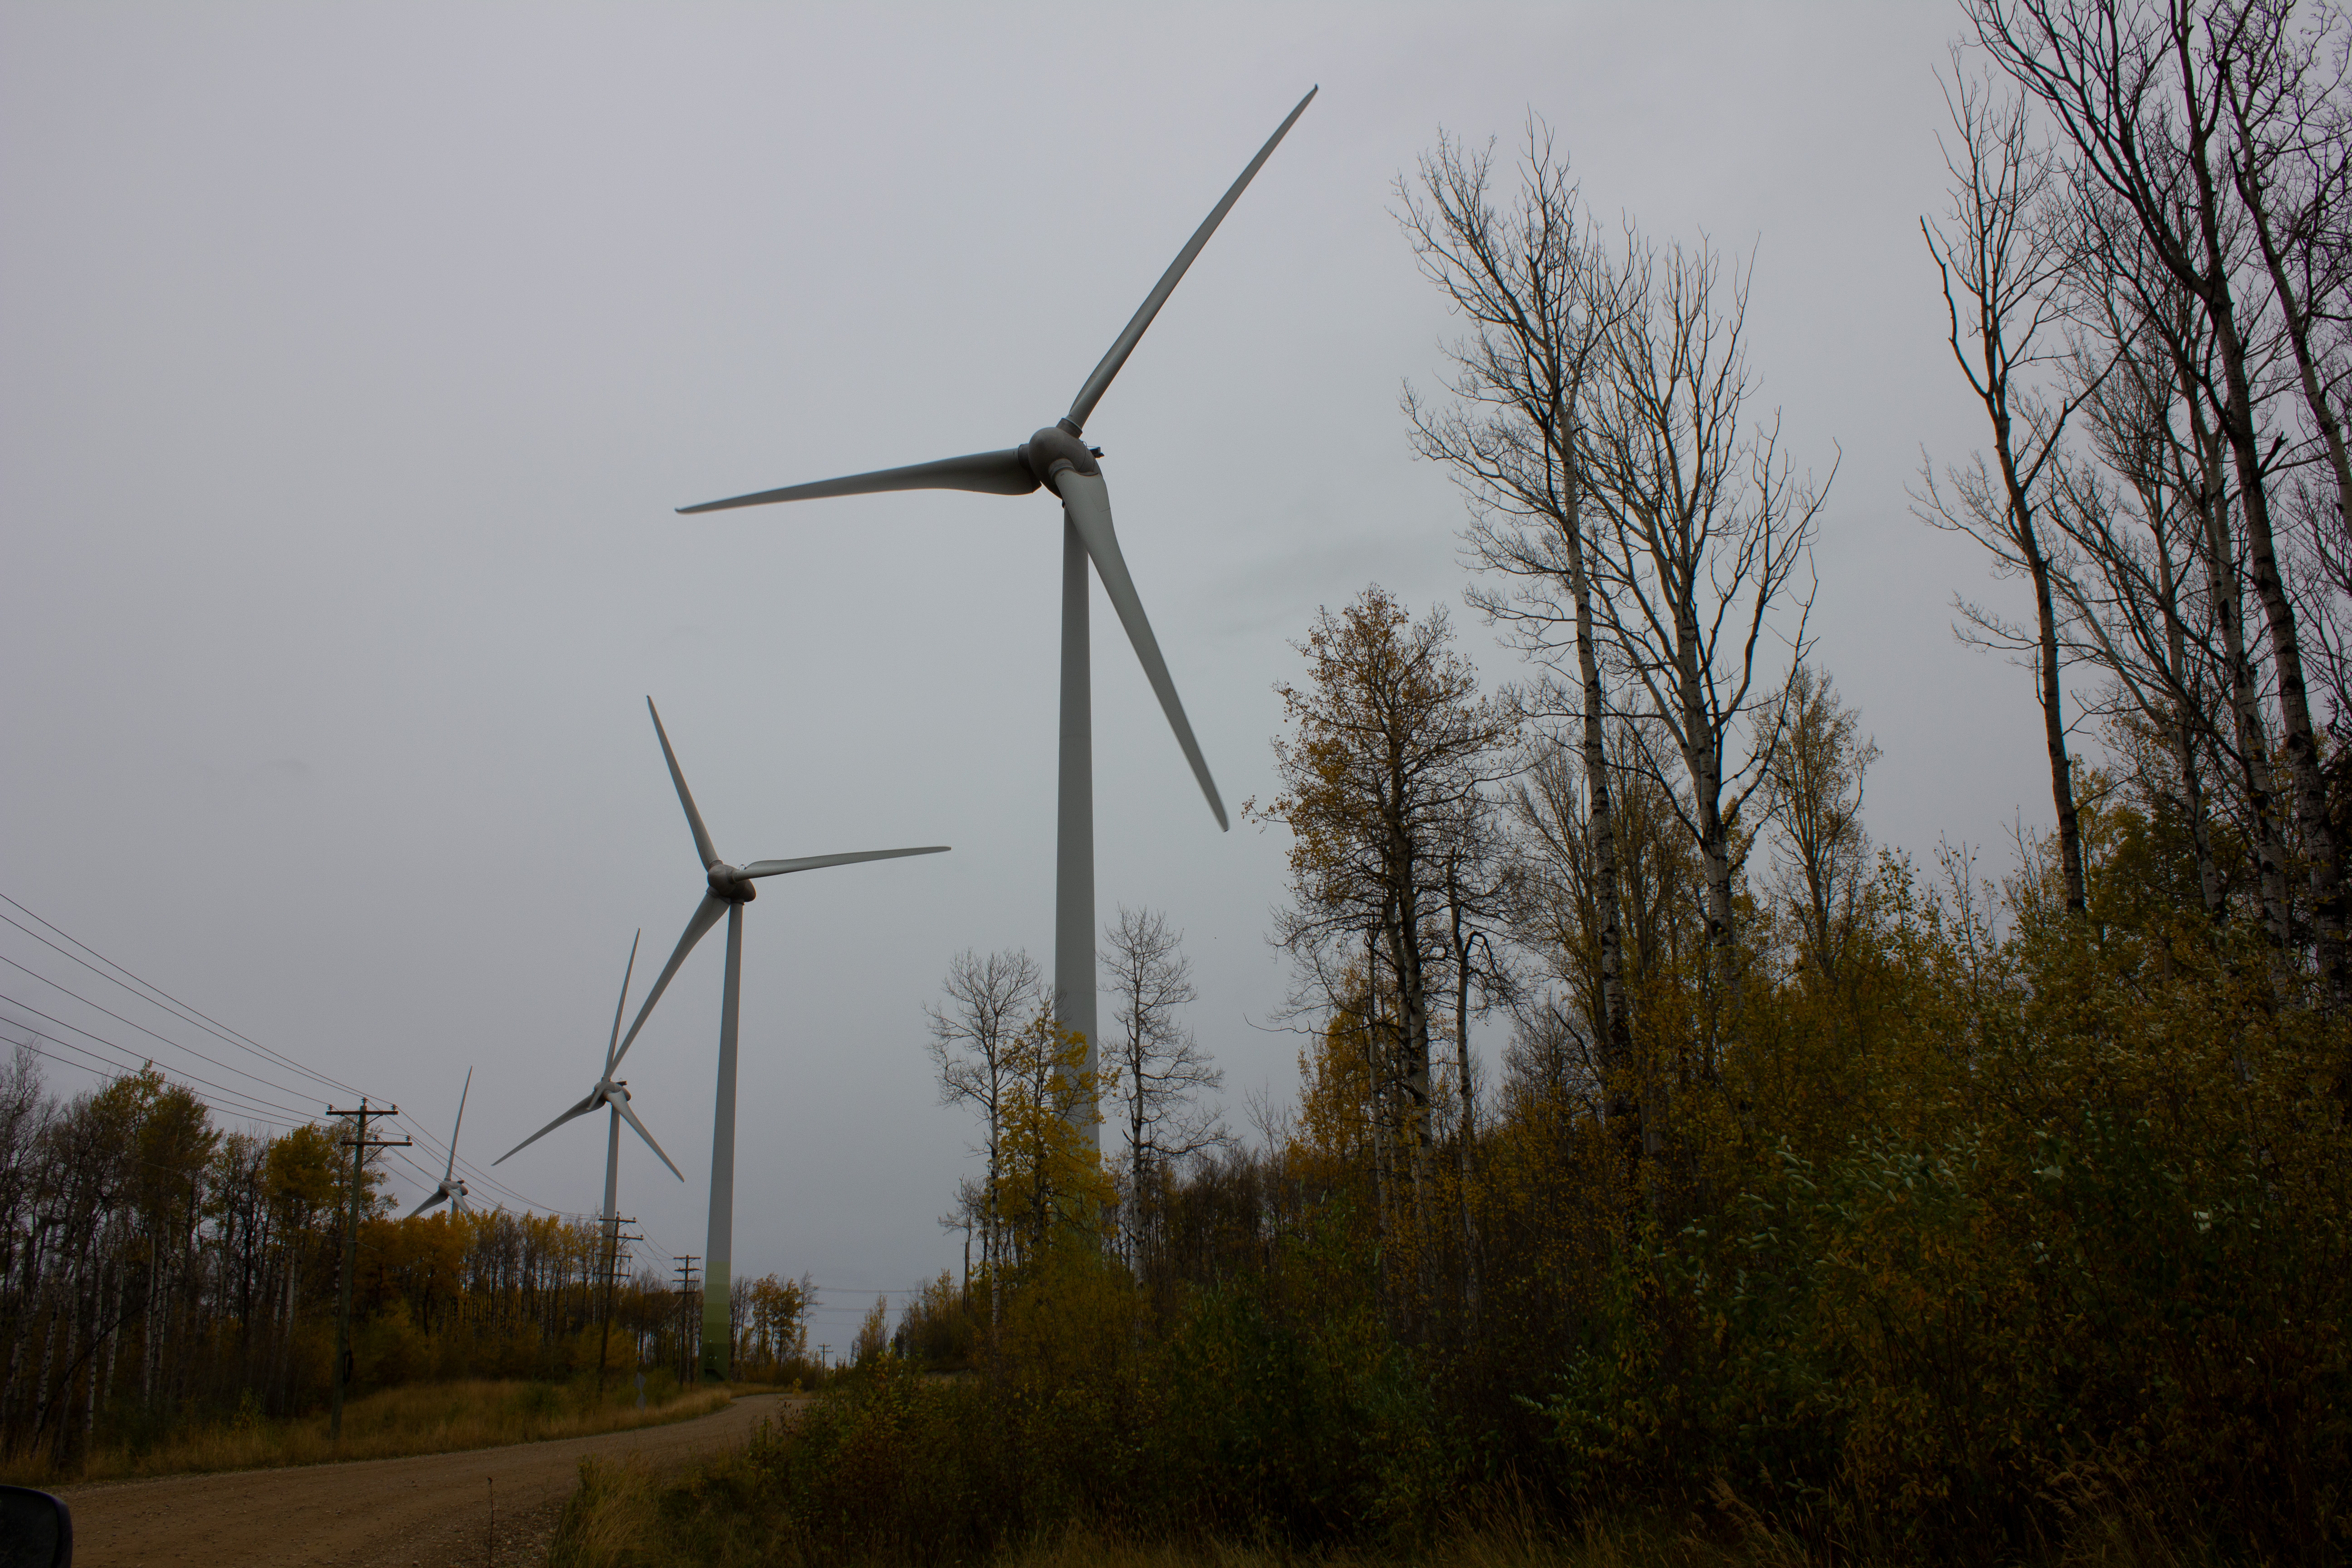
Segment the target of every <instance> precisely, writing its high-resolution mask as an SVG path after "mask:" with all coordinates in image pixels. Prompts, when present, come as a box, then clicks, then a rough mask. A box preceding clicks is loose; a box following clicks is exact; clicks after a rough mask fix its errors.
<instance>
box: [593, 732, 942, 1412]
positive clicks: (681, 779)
mask: <svg viewBox="0 0 2352 1568" xmlns="http://www.w3.org/2000/svg"><path fill="white" fill-rule="evenodd" d="M646 712H648V713H651V714H652V715H653V716H654V733H655V734H656V735H657V736H659V737H660V739H661V749H662V757H663V759H664V760H665V761H667V763H669V777H670V782H671V783H672V784H676V785H677V803H678V805H682V806H684V807H685V808H686V825H687V826H688V827H689V828H691V829H693V831H694V852H695V853H696V854H697V855H698V856H700V857H701V858H702V872H703V880H704V882H705V884H706V889H705V891H704V893H703V895H702V901H701V902H700V903H698V904H697V905H696V906H695V908H694V915H693V918H692V919H690V920H688V921H687V922H686V934H685V935H684V936H681V937H679V938H678V939H677V951H676V952H672V953H671V954H670V955H669V962H668V963H666V964H664V965H663V966H662V972H661V976H660V978H659V979H657V980H656V981H655V982H654V987H653V989H652V990H651V991H648V992H646V999H645V1002H644V1003H643V1005H640V1006H639V1007H638V1008H637V1016H636V1021H635V1023H633V1024H631V1025H630V1026H629V1033H628V1036H627V1037H626V1038H625V1039H623V1040H622V1041H621V1046H620V1050H619V1051H618V1052H617V1053H616V1054H615V1055H614V1058H613V1062H614V1066H618V1065H619V1063H620V1059H621V1058H622V1057H624V1056H626V1055H627V1054H628V1051H629V1047H630V1046H631V1045H632V1044H634V1043H635V1040H636V1037H637V1031H638V1030H640V1029H642V1028H644V1027H645V1026H646V1016H647V1015H648V1014H650V1013H651V1012H652V1011H653V1010H654V1004H655V1003H656V1002H658V1001H660V1000H661V994H662V993H663V992H664V991H666V990H667V989H668V988H669V982H670V977H671V976H672V975H674V974H676V973H677V967H678V965H679V964H681V963H685V962H686V955H687V954H688V953H690V952H693V951H694V944H695V943H697V942H700V941H701V940H702V939H703V937H704V936H705V935H706V934H707V933H708V932H709V930H710V928H711V927H712V926H714V925H717V924H718V923H719V916H720V915H721V914H724V915H725V916H726V917H727V990H726V994H725V997H724V1000H723V1001H722V1002H721V1004H720V1006H719V1102H718V1106H717V1109H716V1110H715V1111H714V1113H713V1115H712V1119H711V1129H710V1229H709V1235H708V1237H707V1239H706V1240H705V1241H704V1242H703V1259H702V1282H703V1283H702V1370H703V1373H704V1375H706V1376H709V1377H713V1378H717V1379H719V1381H721V1382H724V1381H725V1380H726V1377H727V1370H728V1363H729V1360H730V1356H731V1354H732V1352H733V1350H734V1345H733V1343H732V1335H731V1334H730V1332H729V1328H728V1315H727V1289H728V1286H729V1284H730V1275H729V1265H730V1262H731V1260H732V1258H733V1255H734V1247H735V1033H736V1024H737V1022H738V1020H739V1017H740V1011H741V1001H742V995H743V906H744V905H745V904H748V903H750V902H751V900H753V899H755V898H758V897H759V896H760V889H757V888H755V887H753V886H752V885H751V884H752V882H753V881H754V880H756V879H759V878H761V877H781V876H783V875H785V874H786V873H787V872H792V871H814V870H816V869H817V868H820V867H824V866H848V865H853V864H855V863H856V862H857V861H860V860H891V859H896V858H898V857H899V856H901V855H940V854H945V853H946V852H947V850H948V848H949V846H947V845H945V844H929V845H925V846H924V847H921V848H919V849H859V850H854V851H852V852H851V853H849V854H846V855H810V856H805V857H803V858H800V859H797V860H754V861H752V862H751V864H750V865H748V866H730V865H729V864H728V863H727V862H726V861H724V860H721V859H720V858H719V851H718V850H716V849H714V848H712V847H711V846H710V833H709V829H708V828H706V827H704V826H702V813H700V812H699V811H697V810H696V809H695V808H694V795H693V794H692V793H691V792H690V791H688V788H687V787H686V774H685V773H682V772H680V771H679V769H678V765H677V752H673V751H671V750H670V745H669V731H667V730H665V729H663V728H662V721H661V710H660V709H658V708H656V707H655V706H654V700H653V699H652V698H650V697H648V698H646ZM614 1022H615V1023H618V1022H619V1019H618V1017H617V1016H616V1017H615V1018H614ZM611 1073H612V1069H611V1068H606V1069H605V1076H606V1077H608V1078H609V1077H610V1076H611ZM573 1114H575V1115H576V1114H577V1112H574V1113H573ZM632 1120H634V1118H633V1119H632ZM671 1169H673V1170H675V1169H677V1167H676V1166H672V1167H671Z"/></svg>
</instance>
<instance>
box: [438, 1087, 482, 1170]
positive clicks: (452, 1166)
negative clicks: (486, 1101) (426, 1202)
mask: <svg viewBox="0 0 2352 1568" xmlns="http://www.w3.org/2000/svg"><path fill="white" fill-rule="evenodd" d="M473 1092H474V1069H473V1068H467V1069H466V1087H465V1088H463V1089H459V1090H458V1091H457V1126H455V1127H452V1128H451V1129H449V1164H448V1166H447V1168H446V1169H445V1170H444V1171H443V1172H442V1173H441V1179H442V1180H443V1181H445V1182H446V1181H447V1180H448V1179H449V1178H450V1177H451V1176H454V1175H456V1174H457V1134H458V1133H459V1132H460V1131H463V1130H464V1128H465V1125H466V1097H467V1095H469V1094H471V1093H473Z"/></svg>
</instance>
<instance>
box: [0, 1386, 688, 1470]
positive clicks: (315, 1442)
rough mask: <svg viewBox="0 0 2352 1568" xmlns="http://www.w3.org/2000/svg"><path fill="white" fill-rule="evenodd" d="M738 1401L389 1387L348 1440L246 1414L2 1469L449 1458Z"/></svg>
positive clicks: (313, 1425) (312, 1426) (313, 1422)
mask: <svg viewBox="0 0 2352 1568" xmlns="http://www.w3.org/2000/svg"><path fill="white" fill-rule="evenodd" d="M730 1397H732V1395H731V1394H730V1390H729V1389H727V1388H726V1387H725V1386H723V1385H719V1386H711V1385H704V1386H702V1387H698V1388H686V1389H680V1390H675V1391H672V1392H669V1393H667V1394H666V1395H665V1396H663V1397H660V1398H658V1399H652V1398H649V1399H648V1401H647V1403H646V1408H644V1409H643V1410H639V1409H637V1408H636V1403H635V1402H636V1394H635V1391H634V1390H628V1391H623V1390H622V1389H620V1388H619V1387H617V1386H615V1387H614V1388H613V1389H609V1390H608V1391H607V1392H606V1394H605V1396H604V1398H603V1399H602V1400H599V1399H598V1398H597V1397H596V1395H595V1394H594V1392H593V1390H590V1389H586V1388H561V1387H557V1386H555V1385H553V1384H544V1383H514V1382H493V1381H490V1380H488V1379H476V1380H471V1381H467V1382H460V1383H435V1384H415V1385H412V1386H409V1387H404V1388H390V1389H385V1390H383V1392H381V1393H378V1394H368V1395H366V1396H365V1397H363V1398H360V1399H355V1400H353V1401H352V1403H351V1404H349V1405H345V1406H344V1407H343V1436H342V1440H341V1442H340V1443H338V1442H334V1441H331V1440H330V1439H329V1437H328V1436H327V1415H326V1414H325V1413H324V1412H323V1411H322V1412H320V1413H319V1414H318V1415H307V1416H301V1417H298V1418H296V1419H294V1420H290V1421H275V1420H270V1419H268V1418H267V1417H261V1416H258V1415H254V1414H252V1413H248V1414H247V1415H245V1416H244V1417H241V1418H239V1419H237V1420H234V1421H230V1422H226V1423H223V1424H221V1425H217V1426H202V1427H196V1428H194V1429H192V1430H189V1431H186V1432H182V1433H177V1434H174V1435H173V1436H171V1437H169V1438H167V1439H166V1440H165V1441H163V1442H162V1443H159V1444H156V1445H153V1446H152V1447H147V1448H145V1449H143V1450H134V1449H132V1448H131V1447H114V1448H101V1449H100V1450H99V1451H98V1452H96V1453H94V1454H92V1455H91V1456H90V1457H89V1462H88V1463H87V1464H85V1465H83V1466H81V1467H79V1468H76V1469H74V1470H72V1471H71V1472H69V1473H67V1474H63V1475H60V1474H58V1472H56V1471H55V1470H53V1469H51V1468H50V1467H49V1466H48V1464H47V1462H46V1461H38V1462H31V1461H26V1460H23V1459H17V1460H14V1461H11V1462H9V1463H7V1464H5V1465H0V1481H5V1482H7V1483H10V1484H13V1485H17V1486H58V1485H63V1484H70V1483H73V1482H79V1481H100V1480H122V1479H133V1478H137V1477H142V1476H168V1475H182V1474H186V1473H189V1472H194V1471H207V1470H256V1469H270V1468H278V1467H279V1466H285V1465H318V1464H327V1463H331V1462H334V1461H337V1460H342V1459H390V1458H399V1457H401V1456H403V1455H407V1454H447V1453H456V1452H459V1451H461V1450H463V1449H467V1448H492V1447H503V1446H504V1445H506V1444H509V1443H538V1442H544V1441H547V1440H548V1439H551V1438H557V1437H587V1436H594V1435H596V1434H597V1433H600V1432H619V1431H625V1430H627V1429H629V1428H631V1427H636V1426H660V1425H663V1424H665V1423H667V1422H671V1421H684V1420H688V1419H691V1418H692V1417H694V1416H697V1415H709V1413H710V1412H711V1411H714V1410H717V1409H719V1408H720V1407H721V1406H723V1405H726V1404H727V1402H728V1400H729V1399H730Z"/></svg>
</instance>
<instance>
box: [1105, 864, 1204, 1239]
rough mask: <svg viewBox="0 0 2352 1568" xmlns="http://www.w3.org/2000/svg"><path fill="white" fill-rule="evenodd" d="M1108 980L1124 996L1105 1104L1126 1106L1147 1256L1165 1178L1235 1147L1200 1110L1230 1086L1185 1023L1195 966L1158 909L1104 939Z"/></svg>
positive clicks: (1117, 1012)
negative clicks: (1158, 1188)
mask: <svg viewBox="0 0 2352 1568" xmlns="http://www.w3.org/2000/svg"><path fill="white" fill-rule="evenodd" d="M1103 963H1104V970H1105V977H1106V978H1107V979H1108V982H1109V985H1110V990H1111V992H1112V994H1114V996H1115V997H1116V998H1117V999H1116V1000H1115V1001H1114V1002H1113V1003H1112V1004H1111V1016H1112V1019H1113V1021H1114V1022H1115V1023H1116V1024H1117V1026H1118V1035H1117V1037H1114V1039H1113V1040H1112V1041H1111V1043H1110V1048H1109V1049H1108V1050H1107V1051H1106V1052H1104V1054H1103V1058H1102V1063H1103V1071H1104V1075H1105V1079H1106V1082H1105V1084H1104V1086H1103V1087H1104V1091H1105V1095H1106V1098H1108V1099H1111V1100H1117V1101H1118V1103H1119V1106H1120V1120H1121V1121H1123V1122H1124V1123H1125V1126H1124V1127H1123V1128H1122V1129H1121V1131H1124V1132H1125V1133H1126V1135H1127V1188H1128V1203H1127V1209H1128V1213H1127V1215H1125V1224H1124V1226H1123V1228H1124V1230H1125V1231H1126V1233H1127V1242H1128V1248H1129V1257H1130V1258H1139V1257H1140V1254H1141V1249H1142V1247H1143V1246H1144V1243H1145V1239H1146V1232H1147V1230H1148V1229H1149V1225H1150V1221H1149V1212H1150V1199H1149V1198H1148V1196H1147V1194H1149V1193H1150V1190H1151V1186H1152V1184H1153V1183H1154V1182H1155V1181H1156V1179H1157V1177H1158V1175H1159V1173H1160V1172H1161V1171H1163V1170H1164V1169H1165V1168H1166V1167H1167V1166H1168V1165H1169V1164H1170V1163H1172V1162H1175V1161H1178V1160H1181V1159H1184V1158H1186V1157H1187V1156H1189V1155H1192V1154H1197V1153H1199V1152H1202V1150H1204V1149H1212V1148H1217V1147H1221V1146H1223V1145H1224V1144H1226V1143H1229V1142H1232V1135H1231V1134H1229V1133H1228V1132H1226V1131H1225V1129H1224V1127H1223V1123H1222V1122H1221V1121H1219V1120H1218V1118H1217V1115H1216V1112H1215V1111H1214V1110H1213V1109H1211V1108H1210V1107H1207V1106H1204V1105H1202V1103H1201V1102H1200V1100H1199V1098H1198V1097H1199V1096H1200V1095H1201V1094H1202V1093H1203V1092H1204V1091H1210V1090H1214V1089H1222V1088H1223V1087H1224V1081H1225V1075H1224V1073H1223V1070H1221V1069H1220V1068H1218V1067H1217V1066H1216V1065H1215V1064H1214V1063H1213V1062H1212V1061H1211V1060H1210V1059H1209V1054H1208V1053H1207V1052H1206V1051H1203V1050H1202V1048H1201V1047H1200V1043H1199V1042H1198V1041H1197V1040H1195V1039H1194V1038H1193V1037H1192V1030H1191V1029H1189V1028H1187V1027H1186V1026H1184V1025H1183V1024H1182V1023H1181V1022H1180V1021H1179V1020H1178V1018H1177V1016H1176V1010H1177V1009H1178V1008H1180V1007H1182V1006H1183V1005H1186V1004H1187V1003H1190V1002H1192V1001H1193V1000H1195V999H1196V998H1197V997H1198V996H1199V994H1200V993H1199V992H1198V991H1197V990H1195V989H1194V987H1193V984H1192V960H1191V959H1189V958H1187V957H1185V956H1184V936H1183V933H1182V932H1181V931H1173V930H1171V929H1170V928H1169V924H1168V917H1167V916H1166V915H1164V914H1162V913H1160V911H1158V910H1130V909H1129V908H1127V907H1126V906H1125V905H1121V906H1120V907H1119V911H1118V920H1116V921H1113V922H1112V923H1111V925H1110V928H1109V930H1108V931H1107V932H1106V933H1105V946H1104V952H1103Z"/></svg>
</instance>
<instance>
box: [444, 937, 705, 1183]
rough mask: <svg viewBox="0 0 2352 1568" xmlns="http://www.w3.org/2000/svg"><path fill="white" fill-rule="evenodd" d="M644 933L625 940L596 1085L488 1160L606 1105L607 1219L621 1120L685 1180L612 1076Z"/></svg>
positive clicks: (507, 1156) (617, 1171) (506, 1156)
mask: <svg viewBox="0 0 2352 1568" xmlns="http://www.w3.org/2000/svg"><path fill="white" fill-rule="evenodd" d="M645 934H646V933H645V932H644V931H638V932H637V934H636V936H635V937H633V938H631V939H630V942H629V963H628V967H627V968H625V969H624V970H622V971H621V999H620V1000H619V1001H617V1002H615V1003H614V1004H613V1034H612V1037H611V1038H610V1039H608V1040H606V1041H605V1042H604V1076H603V1077H601V1078H599V1079H597V1080H596V1087H595V1088H593V1089H590V1090H589V1091H588V1094H587V1098H586V1099H584V1100H581V1102H580V1103H579V1104H577V1105H575V1106H573V1107H572V1109H571V1110H567V1111H565V1112H564V1113H563V1114H562V1115H561V1116H559V1117H557V1118H556V1119H555V1120H554V1121H551V1122H549V1123H548V1124H547V1125H546V1126H544V1127H542V1128H541V1129H540V1130H539V1131H536V1132H534V1133H532V1134H531V1135H530V1137H528V1138H526V1139H524V1140H523V1141H522V1142H520V1143H518V1144H516V1145H515V1146H514V1147H513V1148H511V1149H509V1150H508V1151H507V1152H505V1153H503V1154H501V1155H499V1157H498V1158H497V1159H495V1160H493V1161H491V1162H490V1163H491V1164H493V1165H503V1164H505V1163H507V1162H508V1161H509V1160H511V1159H513V1158H514V1157H515V1156H516V1155H517V1154H520V1153H521V1152H523V1151H524V1150H525V1149H528V1148H530V1146H531V1145H532V1144H534V1143H536V1142H539V1141H540V1140H541V1139H542V1138H544V1137H546V1136H547V1135H548V1134H549V1133H551V1132H552V1131H555V1130H556V1129H557V1128H559V1127H561V1126H562V1125H563V1124H564V1123H565V1122H567V1121H571V1120H572V1118H574V1117H578V1116H585V1115H587V1114H588V1113H589V1112H590V1111H592V1110H595V1109H596V1108H597V1107H598V1106H600V1105H602V1106H607V1107H610V1108H611V1110H612V1112H613V1114H612V1116H611V1117H610V1118H609V1119H608V1120H609V1121H610V1125H609V1126H608V1127H606V1129H605V1131H604V1218H605V1219H606V1220H607V1221H610V1220H613V1219H614V1218H617V1217H618V1216H619V1215H620V1212H621V1206H620V1205H621V1123H622V1122H623V1121H626V1122H627V1123H628V1124H629V1125H630V1126H631V1127H634V1128H635V1129H636V1131H637V1136H638V1137H640V1138H642V1139H644V1140H645V1141H646V1148H648V1149H651V1150H652V1151H653V1152H654V1153H655V1155H656V1157H658V1158H659V1159H660V1161H661V1163H663V1164H665V1165H668V1166H669V1173H670V1174H671V1175H673V1176H676V1177H677V1179H678V1180H679V1181H681V1182H682V1181H684V1180H686V1173H685V1172H684V1171H681V1170H679V1169H678V1168H677V1165H676V1164H675V1163H672V1161H671V1160H670V1157H669V1156H668V1155H667V1154H665V1153H663V1152H662V1146H661V1145H660V1144H659V1143H656V1142H654V1135H653V1134H652V1133H651V1132H649V1131H646V1124H645V1123H644V1122H642V1121H638V1120H637V1113H636V1112H635V1110H631V1109H629V1085H628V1080H627V1079H616V1078H614V1076H613V1069H614V1068H616V1067H618V1066H620V1065H621V1055H620V1049H619V1048H618V1046H619V1041H620V1037H621V1015H622V1014H623V1013H625V1012H627V1011H628V1008H629V977H630V976H631V975H633V974H635V973H636V971H637V942H639V941H641V940H643V938H644V936H645ZM635 1033H636V1031H635V1030H634V1029H632V1030H631V1031H630V1034H631V1035H632V1036H635Z"/></svg>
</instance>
